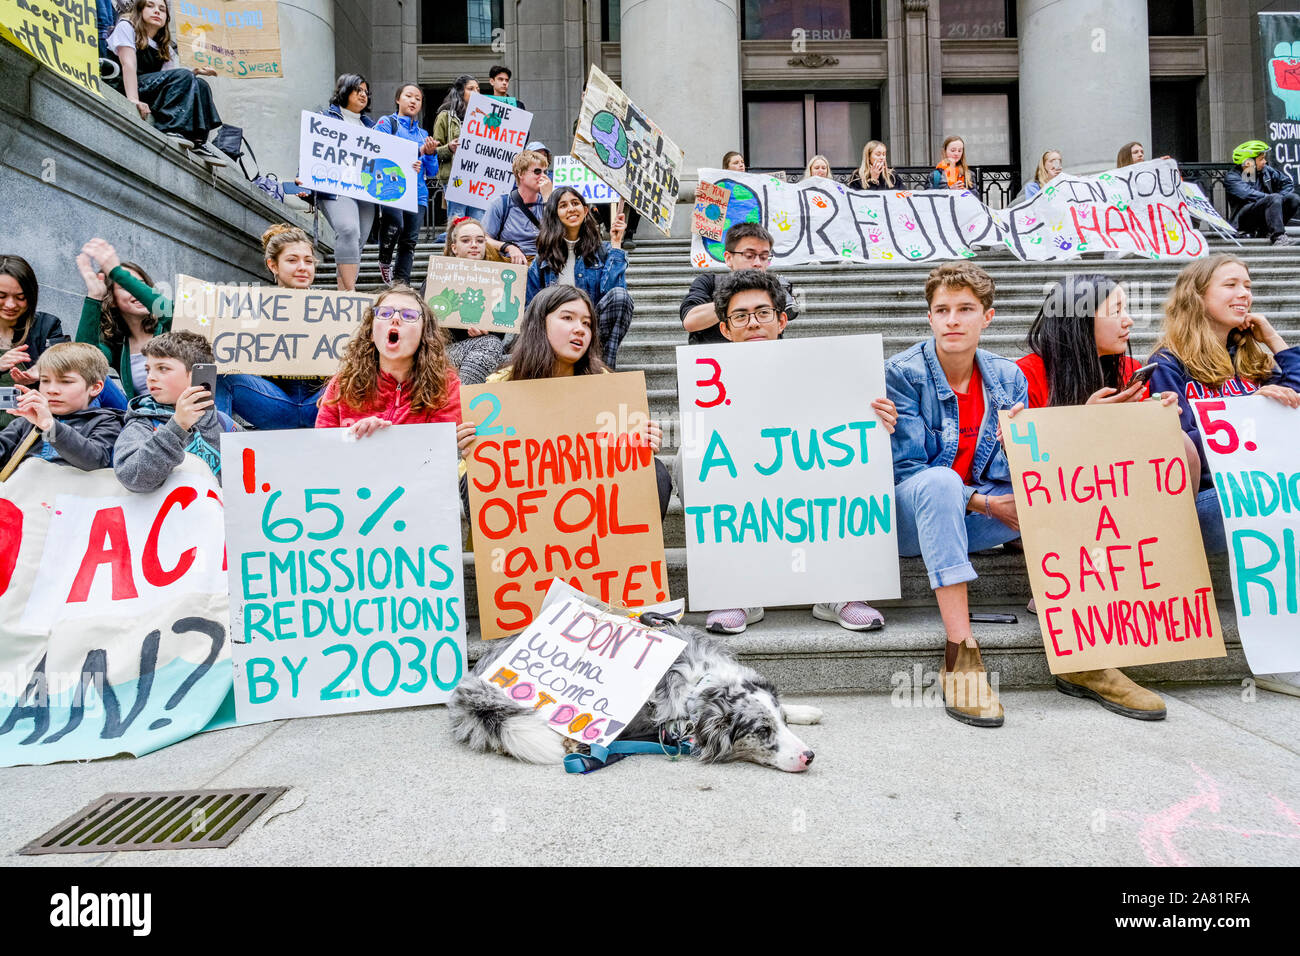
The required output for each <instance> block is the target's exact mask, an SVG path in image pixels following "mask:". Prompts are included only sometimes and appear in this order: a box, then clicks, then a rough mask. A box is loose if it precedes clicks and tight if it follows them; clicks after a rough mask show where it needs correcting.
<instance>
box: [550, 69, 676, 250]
mask: <svg viewBox="0 0 1300 956" xmlns="http://www.w3.org/2000/svg"><path fill="white" fill-rule="evenodd" d="M569 152H570V153H572V154H573V156H574V157H575V158H576V159H579V160H581V161H582V162H583V163H584V164H586V166H587V167H588V168H589V169H591V170H592V171H593V172H594V173H595V174H596V175H597V176H599V177H600V178H601V179H603V180H604V181H605V182H607V183H609V184H610V185H611V186H613V187H614V190H615V191H616V192H617V193H618V194H619V195H620V196H622V197H623V198H624V199H626V200H627V201H628V202H629V203H631V204H632V208H633V209H635V210H636V211H637V212H639V213H641V215H643V216H645V217H646V218H647V219H649V220H650V221H651V222H653V223H654V224H655V226H656V227H657V228H658V229H659V231H660V232H662V233H663V234H664V235H665V236H666V235H668V234H669V231H670V230H671V228H672V224H673V209H674V206H675V205H676V202H677V193H678V191H679V190H680V188H681V177H682V161H683V156H682V151H681V150H680V149H678V148H677V145H676V144H675V143H673V141H672V140H670V139H669V138H668V137H667V136H665V135H664V134H663V131H662V130H660V129H659V127H658V126H656V125H655V124H654V123H653V122H652V121H651V120H650V118H649V117H648V116H646V115H645V114H644V113H642V112H641V111H640V110H639V109H637V107H636V104H635V103H633V102H632V101H631V100H629V99H628V98H627V94H626V93H624V92H623V91H622V90H621V89H619V87H618V84H616V83H615V82H614V81H613V80H611V79H610V78H609V77H608V76H606V75H605V74H604V73H602V72H601V71H600V70H598V69H597V68H596V67H595V66H592V68H591V73H590V74H589V75H588V77H587V93H586V95H585V96H583V98H582V110H581V112H580V113H579V114H578V126H577V128H576V129H575V130H574V134H573V147H572V148H571V149H570V150H569Z"/></svg>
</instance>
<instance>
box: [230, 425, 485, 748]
mask: <svg viewBox="0 0 1300 956" xmlns="http://www.w3.org/2000/svg"><path fill="white" fill-rule="evenodd" d="M221 454H222V457H223V458H224V460H225V461H226V474H227V479H226V482H227V487H226V494H227V499H228V506H229V512H228V518H227V521H226V535H227V539H228V541H229V553H230V633H231V637H232V640H233V641H234V661H235V708H236V711H237V713H238V715H239V722H240V723H250V722H256V721H262V720H276V719H279V718H281V717H303V716H309V715H321V714H341V713H354V712H356V711H362V710H383V709H387V708H390V707H411V706H414V705H417V704H436V703H440V702H442V701H445V700H446V699H447V698H448V697H449V696H451V691H452V689H453V688H454V687H455V686H456V684H457V683H458V682H459V681H460V677H461V674H462V673H463V670H464V665H465V595H464V580H463V568H462V562H461V551H460V534H461V533H460V505H459V501H460V497H459V495H458V493H457V491H456V461H457V457H456V428H455V426H454V425H449V424H437V425H397V426H394V427H392V428H388V429H385V430H383V431H381V432H377V433H376V434H374V435H370V436H368V437H366V438H364V439H361V440H359V441H357V440H351V441H350V440H349V436H348V434H347V431H346V430H345V429H333V428H330V429H315V430H301V431H284V432H276V433H274V434H255V433H248V432H234V433H229V434H226V435H223V436H222V441H221ZM378 462H382V463H383V467H382V468H377V467H376V463H378Z"/></svg>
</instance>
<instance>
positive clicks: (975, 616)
mask: <svg viewBox="0 0 1300 956" xmlns="http://www.w3.org/2000/svg"><path fill="white" fill-rule="evenodd" d="M970 622H971V623H972V624H1015V623H1016V616H1015V615H1014V614H987V613H983V612H979V611H971V612H970Z"/></svg>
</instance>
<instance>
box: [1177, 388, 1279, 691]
mask: <svg viewBox="0 0 1300 956" xmlns="http://www.w3.org/2000/svg"><path fill="white" fill-rule="evenodd" d="M1192 407H1193V408H1194V409H1195V411H1196V417H1197V419H1198V421H1199V423H1200V426H1201V442H1202V445H1203V446H1204V448H1205V458H1206V460H1207V461H1208V462H1209V465H1210V470H1211V471H1212V472H1213V473H1214V485H1215V487H1216V488H1218V489H1219V506H1220V507H1221V508H1222V509H1223V524H1224V528H1225V530H1226V531H1227V533H1228V558H1229V562H1230V567H1231V569H1232V590H1233V594H1234V595H1236V599H1237V601H1236V604H1237V630H1238V631H1239V632H1240V634H1241V646H1242V649H1243V650H1244V651H1245V652H1246V660H1247V661H1248V662H1249V663H1250V669H1251V670H1252V671H1253V672H1255V673H1256V674H1275V673H1290V672H1292V671H1298V670H1300V640H1298V639H1297V635H1300V572H1297V569H1296V555H1297V553H1300V551H1298V550H1297V541H1298V540H1300V467H1297V459H1296V452H1295V437H1294V436H1295V433H1296V425H1297V424H1300V423H1298V422H1297V417H1298V416H1297V413H1296V412H1295V411H1293V410H1292V409H1289V408H1287V407H1286V406H1284V405H1282V404H1280V403H1278V402H1273V401H1267V400H1265V399H1262V398H1256V399H1254V400H1252V401H1245V400H1240V399H1238V400H1228V401H1225V400H1223V399H1215V400H1213V401H1211V400H1204V401H1197V402H1193V403H1192Z"/></svg>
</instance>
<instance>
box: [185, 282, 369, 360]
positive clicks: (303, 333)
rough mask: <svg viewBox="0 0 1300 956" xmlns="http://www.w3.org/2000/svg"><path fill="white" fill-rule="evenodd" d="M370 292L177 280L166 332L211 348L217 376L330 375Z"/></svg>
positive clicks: (359, 318) (364, 308) (357, 321)
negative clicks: (193, 337) (194, 336)
mask: <svg viewBox="0 0 1300 956" xmlns="http://www.w3.org/2000/svg"><path fill="white" fill-rule="evenodd" d="M374 299H375V297H374V296H373V295H367V294H366V293H364V292H334V291H332V290H330V289H282V288H280V287H279V286H270V285H215V284H213V283H211V282H205V281H204V280H203V279H195V278H194V277H193V276H187V275H178V276H177V277H176V302H175V315H174V317H173V319H172V329H173V330H174V331H177V332H197V333H198V334H199V335H202V336H203V337H204V338H206V339H207V340H208V341H209V342H211V343H212V352H213V354H214V355H215V356H216V358H217V368H218V370H219V371H220V372H221V373H222V374H232V373H235V372H245V373H248V374H250V375H299V376H318V377H329V376H331V375H333V374H334V373H335V372H337V371H338V370H339V360H340V359H341V358H342V356H343V348H344V346H346V345H347V343H348V339H349V338H351V337H352V334H353V333H354V332H355V331H356V328H357V325H358V324H360V322H361V318H362V316H363V315H364V314H365V311H366V309H367V308H368V307H369V306H370V303H372V302H373V301H374Z"/></svg>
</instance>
